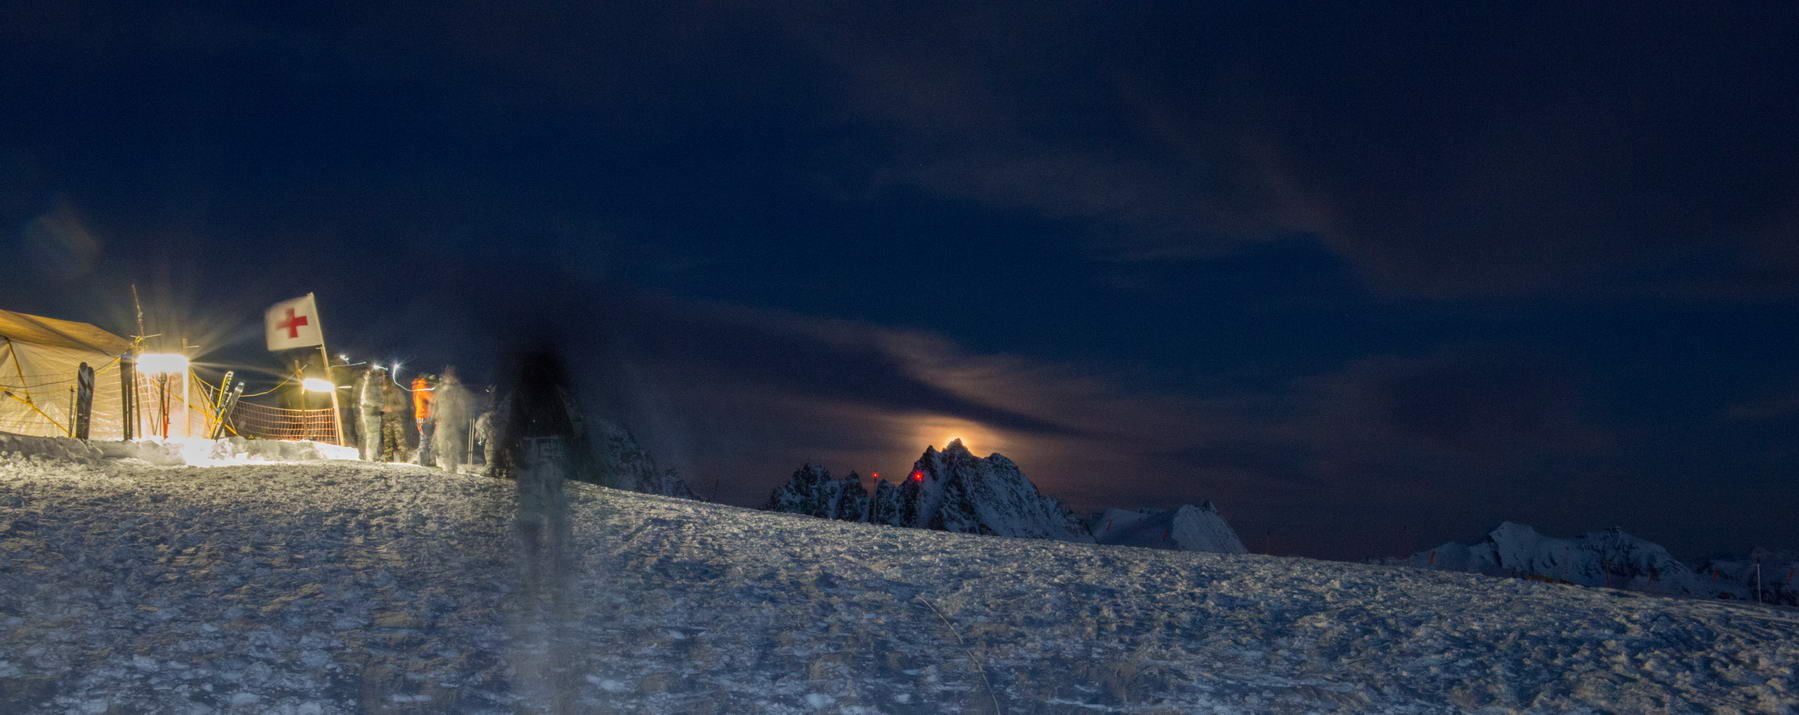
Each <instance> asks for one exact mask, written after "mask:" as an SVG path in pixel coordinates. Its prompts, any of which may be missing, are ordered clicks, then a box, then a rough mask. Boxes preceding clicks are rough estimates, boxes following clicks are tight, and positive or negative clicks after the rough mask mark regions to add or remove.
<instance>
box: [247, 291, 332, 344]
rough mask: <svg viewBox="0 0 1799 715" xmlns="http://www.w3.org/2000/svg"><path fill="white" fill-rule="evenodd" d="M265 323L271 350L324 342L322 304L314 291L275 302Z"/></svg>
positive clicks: (265, 315)
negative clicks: (320, 308)
mask: <svg viewBox="0 0 1799 715" xmlns="http://www.w3.org/2000/svg"><path fill="white" fill-rule="evenodd" d="M262 325H263V328H262V330H263V334H264V335H265V336H266V337H267V338H268V342H269V351H270V352H277V351H281V350H293V349H295V348H310V347H314V346H317V345H323V344H324V343H325V332H324V331H323V330H321V329H319V306H318V303H317V302H316V301H314V300H313V298H312V294H311V293H307V294H306V295H304V296H301V297H299V298H295V299H293V300H284V301H281V302H279V303H276V304H275V306H274V307H272V308H269V311H268V312H267V313H264V314H263V319H262Z"/></svg>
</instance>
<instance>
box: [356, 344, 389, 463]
mask: <svg viewBox="0 0 1799 715" xmlns="http://www.w3.org/2000/svg"><path fill="white" fill-rule="evenodd" d="M386 382H387V371H386V370H384V369H382V367H381V366H380V365H370V366H369V368H368V369H366V370H363V371H362V376H361V377H359V378H357V379H356V433H357V435H358V436H359V437H361V444H360V445H359V446H360V447H361V450H360V451H361V452H362V458H363V459H365V460H374V459H377V458H379V457H380V456H381V386H382V385H383V384H385V383H386Z"/></svg>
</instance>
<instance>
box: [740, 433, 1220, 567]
mask: <svg viewBox="0 0 1799 715" xmlns="http://www.w3.org/2000/svg"><path fill="white" fill-rule="evenodd" d="M762 508H763V509H764V510H766V511H778V512H786V513H791V514H805V515H808V516H816V517H822V518H826V519H838V520H842V521H861V522H868V523H873V524H884V525H888V526H903V527H910V528H915V529H932V530H937V531H951V532H956V533H963V534H989V535H997V536H1012V537H1020V538H1033V539H1053V540H1058V541H1075V542H1083V543H1094V542H1097V543H1102V544H1115V545H1124V546H1141V547H1147V548H1158V549H1175V550H1185V551H1212V552H1218V553H1229V554H1241V553H1247V550H1246V549H1244V548H1243V542H1242V541H1241V540H1239V539H1238V538H1237V534H1236V532H1235V531H1233V530H1232V529H1231V527H1230V525H1229V524H1227V523H1225V521H1224V517H1223V516H1222V515H1220V514H1219V513H1218V509H1217V507H1215V506H1213V505H1212V504H1211V503H1210V502H1208V503H1206V504H1205V505H1203V506H1193V505H1191V504H1189V505H1183V506H1181V507H1179V508H1177V509H1173V510H1169V511H1166V512H1154V511H1149V510H1124V509H1113V510H1109V511H1107V512H1105V513H1104V514H1101V515H1098V516H1096V517H1094V518H1092V519H1087V520H1083V519H1081V518H1079V517H1077V516H1075V514H1074V513H1073V512H1072V511H1070V510H1069V509H1068V507H1067V506H1066V505H1064V504H1063V503H1062V502H1061V500H1058V499H1056V498H1054V497H1049V496H1045V495H1043V494H1042V493H1041V492H1040V491H1038V489H1037V486H1036V485H1035V484H1033V483H1032V482H1031V480H1030V479H1029V478H1027V477H1025V475H1024V472H1023V471H1022V470H1020V469H1019V468H1018V464H1017V463H1015V462H1013V461H1012V460H1010V459H1007V458H1006V457H1005V456H1004V455H1001V454H998V453H995V454H991V455H988V456H987V457H985V458H982V457H976V456H974V454H973V453H972V452H970V451H969V450H968V448H967V447H966V446H964V445H963V444H962V441H961V440H952V441H951V442H950V443H949V444H948V445H947V446H945V447H944V448H943V450H942V451H938V450H937V448H936V447H934V446H932V447H926V448H925V451H924V454H923V455H921V456H920V457H919V458H918V460H917V461H916V462H914V463H913V464H912V471H911V472H909V473H907V475H906V479H905V481H904V482H901V483H900V484H899V485H897V486H896V485H893V484H891V483H889V482H886V481H883V480H879V479H877V480H875V482H874V493H873V494H872V495H871V494H870V493H869V492H868V490H867V488H866V487H864V486H863V485H862V477H861V476H859V475H857V474H856V473H855V472H850V473H849V475H847V476H845V477H844V478H842V479H833V478H832V477H831V473H830V471H829V470H826V469H825V468H824V467H821V466H818V465H814V464H810V463H808V464H806V465H804V466H802V467H800V468H799V469H798V470H797V471H795V472H794V473H793V477H792V478H791V479H789V480H788V481H787V483H786V484H784V485H782V486H780V487H778V488H776V489H775V490H774V491H773V492H772V493H770V494H769V498H768V501H767V502H765V503H764V504H763V507H762Z"/></svg>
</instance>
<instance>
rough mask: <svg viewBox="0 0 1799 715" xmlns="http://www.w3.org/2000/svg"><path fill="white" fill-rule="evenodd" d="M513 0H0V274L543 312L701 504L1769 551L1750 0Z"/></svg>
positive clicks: (1772, 100)
mask: <svg viewBox="0 0 1799 715" xmlns="http://www.w3.org/2000/svg"><path fill="white" fill-rule="evenodd" d="M303 5H310V4H303ZM365 5H382V7H368V6H365ZM521 5H522V4H520V3H511V2H495V3H427V4H425V6H424V7H422V8H412V9H400V8H390V7H387V6H386V4H382V3H354V4H351V5H349V6H348V7H347V8H339V9H319V8H314V7H306V8H295V9H292V10H281V9H276V10H264V11H261V12H266V13H269V14H250V13H247V12H244V11H240V10H233V9H228V8H226V7H225V6H223V5H218V6H215V7H214V8H213V9H210V10H196V9H192V8H186V9H180V10H176V9H154V8H151V9H146V8H141V7H133V6H122V5H119V4H114V3H88V2H80V1H69V2H49V3H16V4H15V3H7V4H5V5H3V6H0V7H3V8H4V9H0V236H3V237H4V239H3V240H4V242H5V243H4V245H5V246H6V247H7V250H6V251H5V253H4V255H5V259H4V263H5V266H6V268H5V270H4V273H3V275H0V307H4V308H7V309H12V310H18V311H23V312H29V313H38V314H45V315H50V316H55V317H62V318H70V319H77V320H88V321H93V322H96V323H98V324H100V325H102V326H103V327H106V328H108V329H111V330H113V331H114V332H117V333H121V334H126V333H131V332H134V328H133V326H132V323H131V312H130V307H129V306H130V292H129V285H130V284H131V283H132V282H136V283H137V284H138V286H139V288H140V290H141V291H142V292H143V294H144V298H145V302H146V307H147V308H149V309H150V310H151V312H152V316H151V319H152V322H154V323H156V325H157V327H158V328H159V329H161V330H166V331H168V332H169V334H170V335H175V334H182V335H186V336H188V337H190V339H192V340H193V341H194V342H195V343H197V344H199V345H200V346H201V347H202V348H203V349H204V350H205V351H206V357H205V359H206V360H208V361H209V362H210V363H212V364H232V365H239V366H256V367H258V368H261V369H275V368H277V367H278V364H279V363H278V362H277V360H276V359H275V358H274V357H272V356H270V355H269V354H267V353H266V352H263V350H262V345H261V332H260V330H261V328H260V324H259V322H258V320H259V317H260V314H261V311H262V310H263V308H264V307H266V306H267V305H268V304H270V303H272V302H274V301H277V300H281V299H286V298H291V297H294V296H297V295H301V294H303V293H305V292H307V291H315V292H317V293H318V295H319V300H320V307H321V311H322V317H323V320H324V324H325V328H326V331H327V338H328V339H329V340H330V341H332V343H333V344H332V349H333V351H334V352H344V353H348V354H349V355H351V356H352V358H353V359H367V358H378V359H381V360H384V361H385V360H392V359H399V360H404V361H407V364H408V365H418V366H427V367H429V368H431V369H435V368H436V367H439V366H442V365H444V364H449V363H454V364H457V365H459V366H462V368H463V369H464V371H465V372H467V373H472V374H474V375H475V376H476V379H491V378H492V377H493V374H494V372H495V371H496V369H497V366H498V364H499V360H500V356H501V355H502V354H503V353H504V352H505V351H506V350H507V348H508V346H509V345H510V344H512V343H513V342H514V341H517V340H520V339H522V336H527V335H541V334H551V335H554V336H556V337H557V338H558V339H559V340H561V341H562V343H563V345H564V347H565V349H566V350H567V351H568V352H569V354H570V355H571V356H573V357H574V359H575V360H576V361H577V362H578V364H579V368H578V369H579V371H580V372H581V374H582V377H583V380H584V385H583V393H584V394H583V397H584V399H585V400H586V402H587V404H588V406H589V407H590V408H592V409H593V410H594V411H597V412H605V413H606V414H608V415H611V416H614V417H616V418H618V419H621V420H622V421H624V422H625V423H627V424H628V425H629V426H630V427H631V428H632V429H633V430H634V431H636V432H637V433H638V435H639V436H640V437H641V438H642V439H643V441H644V442H645V443H646V444H647V445H648V446H649V447H650V448H651V449H652V451H653V452H654V453H655V454H656V455H657V457H658V458H659V459H660V460H661V461H663V462H664V463H666V464H669V465H671V466H674V467H677V468H678V469H680V470H681V472H682V474H683V476H685V477H686V478H687V479H688V481H689V482H690V483H692V484H693V486H694V487H695V489H696V490H697V491H699V492H700V493H701V494H702V495H707V494H716V497H717V498H718V499H719V500H722V501H726V502H730V503H736V504H745V505H748V504H754V503H757V502H759V501H760V500H761V499H763V498H764V497H765V496H766V494H767V492H768V490H769V489H771V488H773V487H775V486H777V485H778V484H780V483H781V482H783V481H784V480H785V479H786V477H787V475H788V474H789V473H791V472H792V471H793V470H794V469H795V468H796V467H798V466H799V465H800V464H801V463H803V462H806V461H813V462H819V463H823V464H825V465H826V466H828V467H830V468H831V469H832V470H833V471H834V472H836V473H839V474H841V473H843V472H847V471H849V470H851V469H855V470H859V471H861V472H863V473H864V474H867V473H868V472H870V471H882V472H883V473H886V472H892V473H895V474H897V473H900V472H902V471H904V470H906V469H907V468H909V467H910V465H911V460H912V459H914V458H915V457H916V456H917V454H918V453H919V452H920V451H922V450H923V449H924V447H925V445H927V444H936V445H938V446H942V445H943V444H944V443H945V442H946V441H947V440H948V439H949V438H951V437H958V436H959V437H963V438H965V440H966V441H967V443H968V444H969V445H970V447H971V448H973V449H974V450H975V451H976V452H978V453H980V454H986V453H988V452H992V451H998V452H1002V453H1004V454H1006V455H1007V456H1010V457H1012V458H1013V459H1015V460H1016V461H1017V462H1018V463H1019V464H1020V466H1021V467H1022V468H1023V469H1024V470H1025V473H1026V474H1027V475H1029V476H1030V477H1031V478H1032V479H1033V480H1034V481H1036V483H1037V484H1038V485H1039V487H1040V488H1042V489H1043V490H1044V491H1045V492H1046V493H1049V494H1053V495H1056V496H1059V497H1062V498H1063V499H1065V500H1067V501H1068V502H1070V503H1071V504H1072V505H1074V506H1075V507H1077V508H1079V509H1083V510H1086V509H1096V508H1100V507H1105V506H1162V507H1166V506H1173V505H1176V504H1180V503H1184V502H1197V501H1201V500H1206V499H1210V500H1213V501H1215V502H1216V503H1217V504H1218V505H1219V507H1220V508H1221V510H1222V511H1223V512H1224V513H1225V515H1226V516H1227V517H1228V518H1229V519H1230V521H1231V523H1232V525H1233V526H1235V527H1236V529H1237V530H1238V532H1239V533H1240V534H1242V536H1243V538H1244V541H1245V542H1246V543H1247V544H1248V545H1249V547H1250V548H1251V549H1252V550H1255V551H1261V552H1268V553H1281V554H1303V555H1312V556H1324V557H1332V558H1365V557H1370V556H1377V555H1400V554H1405V553H1409V552H1412V551H1415V550H1419V549H1423V548H1428V547H1430V546H1433V545H1435V544H1437V543H1440V542H1442V541H1445V540H1450V539H1462V540H1467V539H1471V538H1474V537H1476V536H1478V535H1479V534H1480V533H1482V532H1483V531H1484V530H1485V529H1486V528H1488V527H1490V526H1492V525H1493V524H1494V523H1496V522H1498V521H1500V520H1502V519H1510V520H1513V521H1519V522H1524V523H1529V524H1533V525H1535V526H1537V527H1538V528H1539V529H1542V530H1544V531H1546V532H1548V533H1552V534H1561V535H1571V534H1575V533H1580V532H1584V531H1588V530H1593V529H1599V528H1603V527H1607V526H1614V525H1616V526H1622V527H1624V528H1625V529H1626V530H1627V531H1630V532H1632V533H1635V534H1637V535H1639V536H1643V537H1645V538H1648V539H1651V540H1654V541H1657V542H1660V543H1662V544H1664V545H1666V546H1668V547H1669V548H1670V549H1671V550H1673V551H1674V552H1675V553H1676V554H1677V555H1681V556H1685V557H1695V556H1700V555H1704V554H1707V553H1711V552H1714V551H1734V552H1743V551H1747V550H1748V549H1749V548H1750V547H1752V546H1756V545H1764V546H1770V547H1782V548H1799V519H1796V518H1795V516H1794V514H1795V512H1794V507H1795V506H1796V505H1799V438H1796V437H1799V434H1796V429H1799V69H1796V68H1799V41H1796V38H1799V12H1795V11H1794V10H1793V8H1792V5H1791V4H1790V3H1767V4H1740V5H1736V6H1735V9H1727V8H1725V7H1724V3H1619V4H1616V5H1612V6H1609V7H1607V5H1608V4H1606V3H1559V2H1558V3H1547V4H1545V5H1544V6H1543V7H1541V8H1534V9H1533V8H1531V7H1530V6H1529V4H1513V3H1505V4H1499V3H1430V4H1423V5H1418V6H1401V5H1395V6H1392V7H1390V8H1389V9H1386V10H1382V9H1370V8H1364V7H1353V8H1352V7H1345V6H1346V5H1359V4H1347V3H1331V4H1320V5H1316V6H1302V7H1290V8H1289V9H1285V10H1281V9H1267V8H1263V7H1261V6H1262V5H1264V3H1228V4H1221V5H1220V6H1217V7H1212V6H1208V5H1204V4H1201V3H1195V2H1177V3H1167V4H1162V5H1157V4H1151V3H1091V4H1088V3H1042V2H1027V3H1020V4H1016V5H1002V4H987V3H980V4H977V5H980V7H953V6H939V5H937V4H934V3H824V4H820V5H818V6H815V7H810V8H807V7H804V6H802V5H801V4H797V3H795V4H788V3H744V4H741V5H738V4H734V3H729V2H725V3H679V4H663V3H646V4H643V5H641V6H631V5H629V4H625V5H612V7H610V8H608V9H599V8H596V7H593V6H595V5H599V3H574V4H571V5H570V6H568V7H560V8H555V7H531V8H526V7H521ZM770 5H774V6H781V7H782V8H783V9H780V10H775V11H772V12H771V11H770V10H768V9H767V8H766V7H764V6H770ZM1564 5H1575V6H1580V7H1573V8H1568V7H1559V6H1564ZM240 369H242V367H240Z"/></svg>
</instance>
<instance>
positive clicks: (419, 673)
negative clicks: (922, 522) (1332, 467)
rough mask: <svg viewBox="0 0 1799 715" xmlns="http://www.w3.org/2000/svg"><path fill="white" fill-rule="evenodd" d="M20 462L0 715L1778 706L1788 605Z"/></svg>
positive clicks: (243, 468)
mask: <svg viewBox="0 0 1799 715" xmlns="http://www.w3.org/2000/svg"><path fill="white" fill-rule="evenodd" d="M20 446H21V445H20V444H19V443H17V442H13V443H9V444H0V452H4V454H0V712H8V713H14V712H17V713H31V712H83V711H86V712H106V711H109V710H111V711H115V712H117V711H132V712H137V711H162V712H217V711H239V712H291V713H333V712H353V711H369V710H373V711H389V712H443V711H471V712H515V711H552V710H574V711H593V712H777V713H779V712H791V713H800V712H819V711H824V712H918V713H936V712H987V711H990V710H992V709H993V706H992V701H993V700H997V701H998V702H999V704H1000V706H1001V707H1002V708H1003V709H1005V710H1006V711H1007V712H1071V713H1072V712H1107V711H1110V712H1170V713H1172V712H1242V711H1245V710H1253V711H1276V712H1291V711H1304V712H1317V711H1324V712H1329V711H1341V712H1367V711H1373V710H1380V711H1402V712H1443V711H1457V710H1481V709H1492V710H1494V711H1518V710H1528V711H1543V712H1563V711H1579V710H1589V709H1590V710H1600V711H1633V712H1647V711H1714V710H1715V711H1760V712H1795V707H1796V706H1795V703H1796V702H1799V700H1796V697H1799V695H1796V691H1799V675H1795V672H1794V665H1795V663H1799V614H1795V613H1794V612H1793V611H1790V610H1780V609H1768V608H1761V609H1758V608H1754V607H1747V606H1740V605H1732V604H1726V603H1719V602H1707V601H1687V600H1670V599H1661V598H1653V597H1646V596H1641V595H1638V594H1632V593H1627V592H1622V591H1610V590H1603V589H1587V588H1578V587H1571V586H1562V585H1555V584H1543V583H1533V582H1526V581H1520V580H1512V579H1494V578H1486V577H1481V576H1474V575H1467V574H1456V573H1445V572H1433V571H1425V570H1419V569H1411V568H1404V567H1386V566H1372V565H1362V564H1348V563H1334V562H1321V561H1311V560H1305V559H1292V558H1274V557H1264V556H1251V555H1241V556H1239V555H1222V554H1206V553H1193V552H1174V551H1158V550H1149V549H1139V548H1128V547H1107V546H1094V545H1088V544H1075V543H1062V542H1053V541H1036V540H1024V539H1008V538H998V537H980V536H967V535H959V534H950V533H942V532H933V531H925V530H917V529H899V528H891V527H881V526H871V525H865V524H854V523H845V522H835V521H829V520H823V519H815V518H810V517H801V516H789V515H781V514H770V513H764V512H756V511H750V510H744V509H737V508H732V507H723V506H717V505H710V504H702V503H697V502H691V501H685V500H678V499H669V498H663V497H654V496H646V495H640V494H634V493H629V492H621V491H615V490H610V489H604V488H600V487H593V486H589V485H584V484H571V485H569V494H570V496H571V502H572V503H571V505H570V509H571V517H572V523H573V524H574V542H573V544H572V545H571V549H570V552H571V553H570V557H569V558H568V559H567V561H566V567H565V568H563V569H561V570H559V571H551V572H549V573H547V574H546V573H545V572H544V571H543V568H542V567H541V565H540V564H542V563H544V562H542V561H540V560H535V559H533V558H531V557H530V556H529V555H528V554H527V552H526V551H525V550H523V549H522V548H521V546H520V544H519V539H518V537H517V536H516V529H515V526H514V514H513V509H514V504H513V497H512V486H511V484H510V483H506V482H500V481H496V480H490V479H486V478H482V477H475V476H464V475H449V474H445V473H442V472H435V471H431V470H426V469H421V468H415V467H407V466H400V465H367V464H360V463H354V462H311V463H304V464H248V465H237V466H220V467H188V466H157V465H153V464H149V463H147V462H145V461H143V460H141V459H111V458H102V457H98V456H96V455H93V454H86V453H76V452H77V451H72V450H68V449H64V450H62V451H57V450H49V449H41V448H34V449H32V450H23V449H20ZM22 451H32V452H34V453H35V454H36V455H37V456H24V455H23V454H20V452H22ZM533 574H535V577H534V576H533ZM921 599H922V600H921ZM925 601H928V602H929V605H926V604H925ZM931 606H935V608H936V609H938V610H940V611H941V612H942V614H943V616H944V618H945V619H947V620H948V621H949V623H950V624H951V625H946V624H945V623H944V620H942V619H939V618H938V616H937V615H936V614H935V613H933V612H932V608H931ZM952 628H953V632H952ZM958 636H959V637H960V639H961V640H963V641H965V642H966V644H967V647H966V648H964V647H963V646H962V645H959V644H958ZM977 662H978V663H979V664H981V665H982V667H983V671H982V672H977V671H975V670H974V667H973V664H974V663H977ZM983 673H984V675H985V679H983V677H982V675H983ZM984 681H985V683H991V687H992V688H993V691H994V692H993V694H992V695H991V696H990V695H989V694H988V692H987V689H986V688H987V685H986V684H985V683H984Z"/></svg>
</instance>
